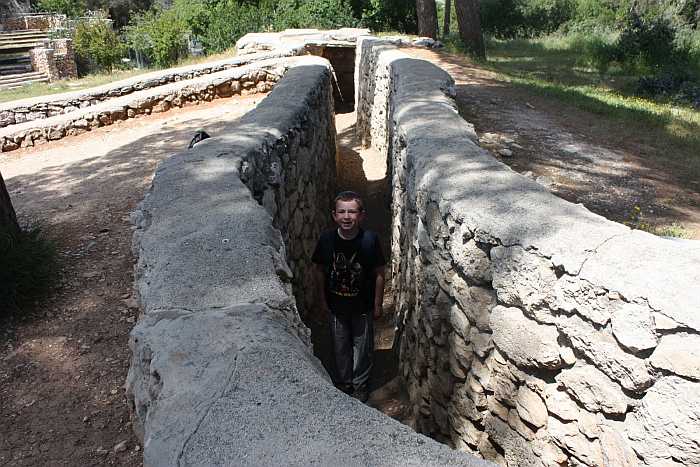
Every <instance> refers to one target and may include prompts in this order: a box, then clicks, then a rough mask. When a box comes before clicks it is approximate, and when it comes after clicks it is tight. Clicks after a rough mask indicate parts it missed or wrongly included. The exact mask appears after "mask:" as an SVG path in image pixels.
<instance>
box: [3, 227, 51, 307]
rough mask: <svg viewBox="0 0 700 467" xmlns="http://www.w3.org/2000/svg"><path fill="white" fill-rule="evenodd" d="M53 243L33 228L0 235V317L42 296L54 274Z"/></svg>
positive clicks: (48, 287) (49, 287) (49, 286)
mask: <svg viewBox="0 0 700 467" xmlns="http://www.w3.org/2000/svg"><path fill="white" fill-rule="evenodd" d="M57 261H58V256H57V252H56V247H55V245H54V243H53V242H52V241H51V240H49V239H47V238H46V237H45V236H44V235H43V234H42V230H41V229H40V228H39V227H37V226H33V227H28V228H25V229H23V230H22V231H21V232H20V233H19V234H18V235H12V234H10V233H8V232H0V315H2V314H6V313H10V312H15V311H18V310H19V311H21V310H23V309H24V308H25V307H27V306H28V305H30V304H31V303H32V302H34V301H36V300H39V299H41V298H43V297H45V296H46V294H47V293H48V291H49V290H50V289H51V286H52V285H53V283H54V279H55V278H56V275H57V273H58V267H57V264H58V262H57Z"/></svg>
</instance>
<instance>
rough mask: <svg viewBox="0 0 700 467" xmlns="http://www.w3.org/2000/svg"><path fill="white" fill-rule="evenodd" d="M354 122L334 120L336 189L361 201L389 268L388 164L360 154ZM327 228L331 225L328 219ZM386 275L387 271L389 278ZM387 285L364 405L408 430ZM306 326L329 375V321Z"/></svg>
mask: <svg viewBox="0 0 700 467" xmlns="http://www.w3.org/2000/svg"><path fill="white" fill-rule="evenodd" d="M355 120H356V114H355V112H351V113H345V114H338V115H336V129H337V132H338V133H337V142H338V159H337V161H338V162H337V163H338V166H337V184H338V186H337V189H338V191H344V190H352V191H355V192H357V193H359V194H360V196H362V198H363V200H364V202H365V207H366V209H367V213H368V217H367V220H366V221H365V223H364V228H366V229H369V230H373V231H375V232H377V233H378V234H379V236H380V239H381V242H382V249H383V251H384V254H385V256H386V260H387V264H390V262H391V258H390V254H391V250H390V248H389V243H390V238H389V236H390V229H391V191H390V189H391V187H390V183H389V178H388V176H387V174H386V161H385V159H384V158H383V157H382V156H381V155H380V154H379V153H377V152H376V151H374V150H373V149H371V148H370V149H362V148H361V146H360V141H359V139H358V138H356V136H355ZM329 202H330V200H329ZM330 226H332V221H331V219H330V216H329V227H330ZM389 272H390V271H389V268H387V274H389ZM386 284H387V286H386V288H385V292H384V306H383V309H384V313H383V316H382V317H381V318H380V319H379V320H377V321H375V326H374V347H375V351H374V365H373V368H372V374H371V376H370V388H369V389H370V399H369V401H368V405H370V406H372V407H374V408H376V409H377V410H379V411H381V412H383V413H384V414H386V415H388V416H390V417H392V418H395V419H397V420H399V421H401V422H403V423H407V424H410V422H409V420H408V419H407V417H408V415H409V413H410V411H409V410H407V408H408V406H407V400H408V398H407V397H406V395H405V394H402V392H401V386H400V384H399V382H398V377H397V360H396V355H395V353H394V351H393V342H394V304H393V294H392V291H391V289H390V286H389V284H390V277H388V276H387V280H386ZM307 325H309V327H311V331H312V339H313V344H314V353H315V354H316V356H317V357H318V358H319V359H320V360H321V361H322V362H323V365H324V367H325V368H326V369H327V370H328V371H329V373H330V374H333V365H334V364H333V350H332V345H331V340H330V333H329V330H328V324H327V321H325V320H320V319H319V318H317V317H316V318H315V319H313V320H311V321H310V322H308V323H307Z"/></svg>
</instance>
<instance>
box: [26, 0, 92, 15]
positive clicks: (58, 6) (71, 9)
mask: <svg viewBox="0 0 700 467" xmlns="http://www.w3.org/2000/svg"><path fill="white" fill-rule="evenodd" d="M37 6H38V8H39V10H41V11H46V12H49V13H60V14H63V15H66V16H68V17H69V18H76V17H78V16H82V15H84V14H85V10H86V9H87V3H86V1H85V0H39V2H38V3H37Z"/></svg>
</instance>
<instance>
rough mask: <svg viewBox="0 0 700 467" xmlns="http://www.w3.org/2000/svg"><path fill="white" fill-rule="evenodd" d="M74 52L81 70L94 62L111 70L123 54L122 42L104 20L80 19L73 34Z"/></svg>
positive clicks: (99, 66)
mask: <svg viewBox="0 0 700 467" xmlns="http://www.w3.org/2000/svg"><path fill="white" fill-rule="evenodd" d="M73 43H74V47H75V53H76V55H77V56H78V63H79V64H80V65H81V68H83V70H81V71H82V72H84V71H86V70H85V68H86V64H89V63H94V64H96V65H97V67H98V68H99V69H100V70H104V71H112V69H113V68H114V67H115V66H116V65H118V64H119V63H120V61H121V58H122V57H123V56H124V55H125V52H126V50H125V47H124V44H123V43H122V42H121V41H120V40H119V36H117V34H116V33H115V32H114V31H113V30H112V28H111V26H110V25H109V24H108V23H107V22H105V21H81V22H79V23H78V25H77V26H76V28H75V33H74V35H73Z"/></svg>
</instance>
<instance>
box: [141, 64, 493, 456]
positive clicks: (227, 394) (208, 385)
mask: <svg viewBox="0 0 700 467" xmlns="http://www.w3.org/2000/svg"><path fill="white" fill-rule="evenodd" d="M332 109H333V100H332V90H331V71H330V67H329V65H328V62H326V61H325V60H322V59H319V58H312V57H305V58H302V59H300V60H298V61H296V62H294V64H293V65H292V66H291V67H290V68H289V69H288V71H287V72H286V74H285V75H284V77H283V78H282V79H281V80H280V82H279V83H278V84H277V85H276V87H275V88H274V89H273V91H272V92H271V93H270V94H269V95H268V96H267V97H266V98H265V99H263V100H262V102H261V103H260V104H259V105H258V107H257V108H256V109H254V110H253V111H251V112H250V113H248V114H246V115H245V116H244V117H243V118H242V119H241V120H240V121H238V122H232V123H231V124H230V125H229V126H228V127H227V128H226V129H225V130H224V131H222V134H221V136H218V137H215V138H210V139H207V140H204V141H202V142H201V143H199V144H197V145H196V146H195V148H194V149H193V150H190V151H185V152H183V153H181V154H176V155H174V156H172V157H171V158H169V159H167V160H166V161H164V162H163V163H162V164H161V165H160V167H159V168H158V170H157V172H156V175H155V177H154V180H153V185H152V187H151V189H150V191H149V193H148V195H147V196H146V198H145V199H144V201H143V202H142V203H141V205H140V206H139V209H138V210H137V211H136V212H135V213H134V221H135V224H136V226H137V230H136V232H135V235H134V249H135V253H136V254H137V256H138V258H139V260H138V264H137V266H136V274H135V277H136V288H137V290H138V295H139V300H140V303H141V305H142V309H143V311H144V316H143V317H142V319H140V320H139V323H138V324H137V326H136V327H135V329H134V330H133V332H132V335H131V339H130V346H131V349H132V355H133V357H132V364H131V368H130V371H129V377H128V381H127V395H128V397H129V399H130V400H131V401H132V404H133V409H134V427H135V430H136V432H137V434H138V436H139V437H140V438H141V439H142V440H143V441H144V449H143V453H144V465H145V466H147V467H150V466H173V465H183V466H184V465H201V466H207V465H230V464H231V463H235V464H236V465H331V464H340V465H358V464H359V465H379V464H382V465H396V466H399V465H420V466H425V465H427V466H431V465H434V466H438V465H462V466H475V467H477V466H478V467H481V466H484V467H485V466H486V465H487V463H484V462H483V461H480V460H478V459H475V458H474V457H472V456H467V455H465V454H463V453H458V452H456V451H453V450H450V449H449V448H447V447H446V446H443V445H440V444H439V443H436V442H434V441H432V440H430V439H428V438H426V437H424V436H422V435H419V434H416V433H415V432H413V431H411V430H410V429H409V428H408V427H406V426H404V425H401V424H399V423H398V422H396V421H394V420H391V419H389V418H388V417H385V416H383V415H381V414H380V413H379V412H377V411H375V410H374V409H371V408H369V407H367V406H365V405H363V404H361V403H359V402H358V401H356V400H354V399H352V398H350V397H348V396H346V395H344V394H343V393H341V392H340V391H338V390H336V389H335V388H334V387H333V385H332V384H331V382H330V378H329V377H328V375H327V374H326V373H325V371H324V370H323V368H322V366H321V365H320V363H319V362H318V360H317V359H316V358H315V357H314V356H313V354H312V352H311V349H310V344H309V331H308V329H307V328H306V327H305V326H304V324H303V323H302V321H301V319H300V316H299V312H298V309H297V304H299V306H300V307H302V306H303V304H304V303H305V302H308V301H309V300H310V298H309V296H308V293H309V292H308V291H309V290H314V289H315V287H314V284H313V280H312V279H311V274H310V270H309V267H310V263H309V257H310V254H311V249H312V247H313V242H314V241H315V239H316V237H317V236H318V234H319V233H320V230H321V228H323V227H325V226H326V225H327V221H328V209H327V208H328V206H327V202H329V200H330V199H331V198H332V196H333V190H334V187H335V157H336V148H335V125H334V116H333V113H332ZM293 291H296V299H295V297H294V293H293Z"/></svg>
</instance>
